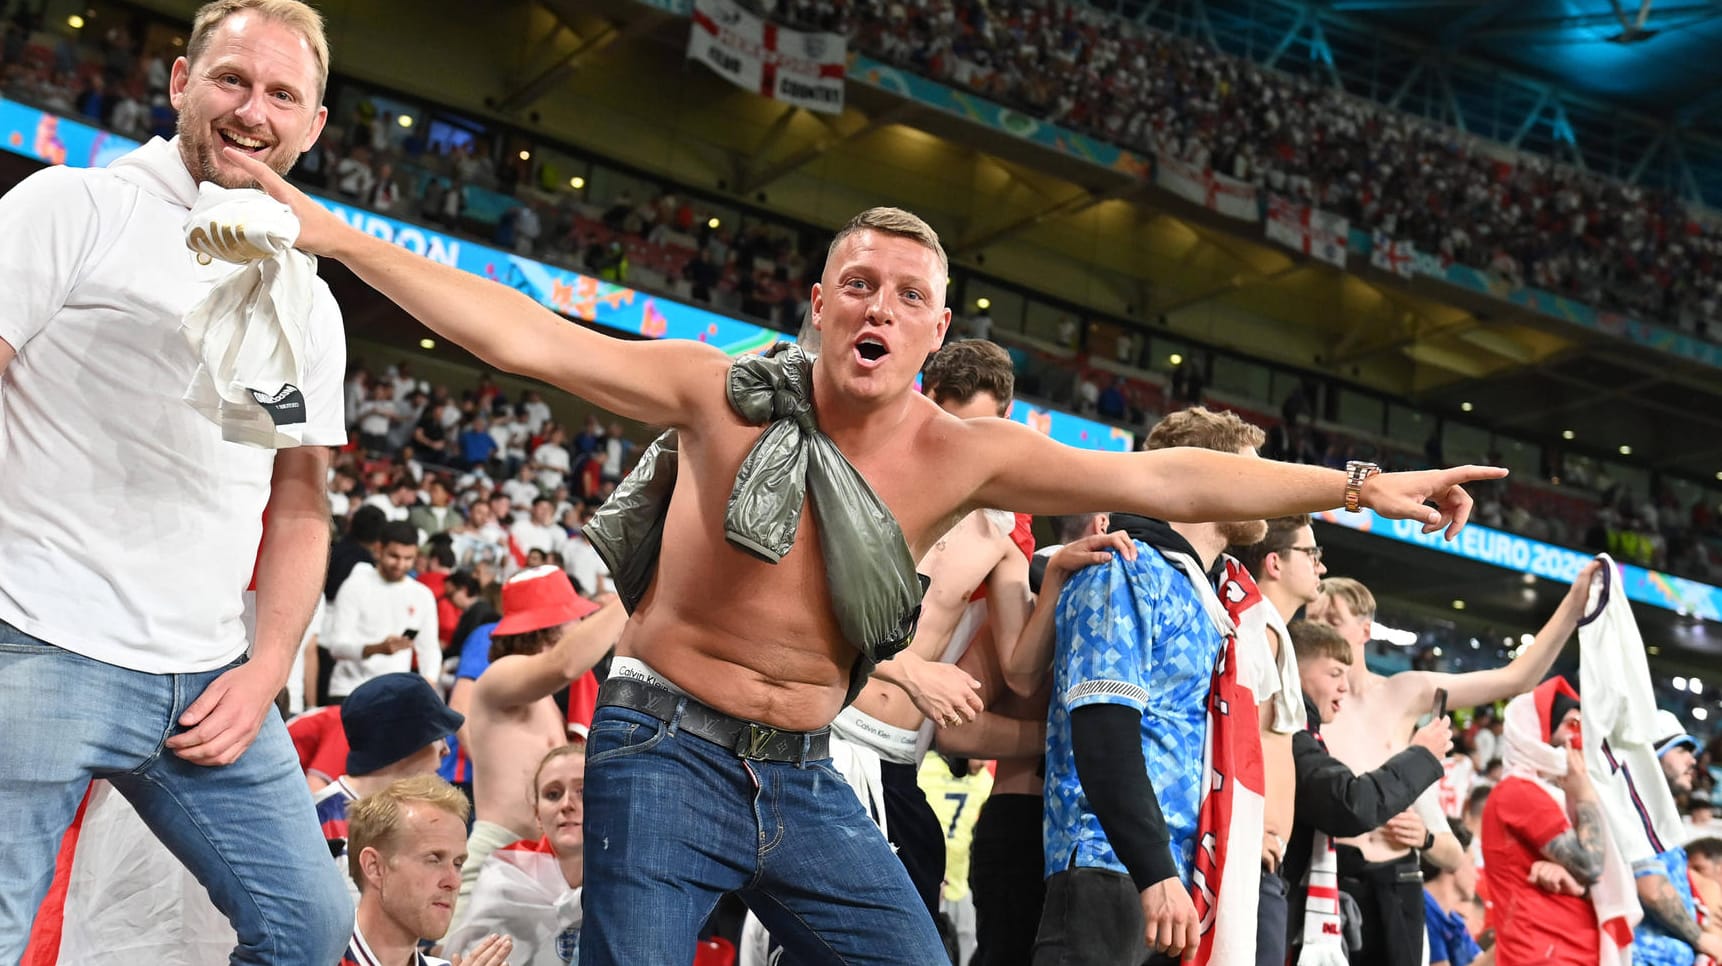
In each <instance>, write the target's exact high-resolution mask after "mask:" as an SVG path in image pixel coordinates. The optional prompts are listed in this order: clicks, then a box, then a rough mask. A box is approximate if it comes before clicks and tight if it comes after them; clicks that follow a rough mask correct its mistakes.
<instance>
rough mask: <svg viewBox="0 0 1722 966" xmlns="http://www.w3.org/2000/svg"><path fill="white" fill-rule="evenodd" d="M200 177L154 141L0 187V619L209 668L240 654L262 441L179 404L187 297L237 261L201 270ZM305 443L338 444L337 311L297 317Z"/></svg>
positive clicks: (133, 664)
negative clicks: (255, 444)
mask: <svg viewBox="0 0 1722 966" xmlns="http://www.w3.org/2000/svg"><path fill="white" fill-rule="evenodd" d="M196 199H197V184H196V183H195V181H194V180H193V179H192V177H191V174H190V173H189V172H188V171H187V170H186V168H185V164H184V162H183V161H182V160H181V159H180V156H179V148H178V145H177V144H175V143H173V142H168V141H162V140H160V139H156V140H153V141H151V142H150V143H149V144H147V145H145V146H143V147H142V148H139V149H138V150H136V151H134V152H132V153H131V154H128V155H126V156H125V157H123V158H121V159H119V160H118V161H115V162H114V164H113V165H112V166H111V167H109V168H107V169H81V170H80V169H72V168H49V169H46V170H43V171H39V172H37V173H36V174H33V175H31V176H30V177H28V178H26V179H24V181H23V182H21V183H20V184H19V185H18V186H17V187H15V188H13V189H12V190H11V191H9V192H7V193H6V195H5V196H4V197H0V292H4V293H5V297H4V298H3V299H0V339H4V340H5V341H6V342H7V343H8V344H10V345H11V346H12V348H13V349H15V350H16V351H17V353H18V355H17V358H16V359H14V360H13V361H12V363H11V364H10V365H9V366H7V367H6V369H5V370H4V372H3V373H0V467H3V469H0V620H4V621H6V622H7V623H9V624H12V625H13V626H15V627H17V628H18V629H20V630H22V631H24V632H25V633H27V634H31V635H33V636H35V637H39V638H41V639H42V640H45V641H47V642H49V643H51V644H55V645H57V646H59V647H63V648H65V649H67V650H69V651H74V652H76V653H79V654H83V655H86V656H88V657H91V658H94V659H96V660H99V661H104V662H107V663H110V664H116V665H119V666H121V667H127V668H132V669H134V670H139V671H147V672H151V673H173V672H190V671H204V670H209V669H212V668H217V667H220V666H222V665H223V664H226V663H227V662H229V661H231V660H233V659H234V658H235V657H238V656H239V655H240V654H241V653H243V652H244V651H245V649H246V646H247V641H246V634H245V628H244V625H243V623H242V621H241V613H242V611H243V608H244V605H243V599H242V598H243V594H244V591H245V588H246V585H247V584H248V583H250V580H251V573H252V567H253V564H254V563H255V562H256V558H257V546H258V541H259V540H260V539H261V536H262V521H263V508H264V506H265V504H266V503H267V502H268V499H269V481H270V475H271V473H272V471H273V468H274V459H275V454H274V453H273V452H272V451H269V450H264V449H255V448H252V447H249V446H244V445H241V444H239V443H228V442H224V441H223V440H222V438H221V427H219V426H217V425H216V424H215V423H214V422H212V421H210V420H209V419H207V418H205V417H204V416H202V415H200V414H198V413H197V411H195V410H194V409H192V408H191V406H189V405H188V404H186V403H185V402H183V401H182V398H181V397H182V396H183V395H184V394H185V390H186V387H187V386H189V385H190V383H191V378H192V374H193V373H194V372H195V371H196V369H197V359H196V357H195V356H194V355H193V354H192V351H191V347H190V345H189V344H188V343H187V342H186V340H185V337H184V336H182V335H181V334H180V332H179V328H180V322H181V320H182V319H183V318H184V316H185V314H186V312H187V310H189V309H190V308H191V307H192V306H193V305H195V304H196V303H197V302H198V301H199V300H201V299H202V298H203V297H204V296H205V295H206V294H208V292H209V290H210V289H211V288H212V287H213V286H214V285H215V284H216V283H217V282H218V281H220V280H221V279H222V278H223V277H224V276H225V275H227V274H228V273H230V272H233V271H237V270H238V269H237V267H236V266H233V265H229V264H227V263H224V262H219V261H218V262H215V263H213V264H211V265H207V266H205V265H199V264H198V263H197V258H196V256H195V255H194V254H192V252H191V251H190V250H188V249H187V248H186V247H185V242H184V228H183V224H184V221H185V218H186V215H187V213H188V212H189V211H190V210H191V206H192V204H193V203H194V202H195V201H196ZM306 340H307V345H306V347H305V359H306V367H305V374H304V382H305V385H303V386H301V387H300V389H301V391H302V392H303V393H304V395H305V403H306V417H307V421H306V426H305V430H304V433H303V439H304V442H305V443H306V444H307V445H321V446H333V445H340V444H342V443H344V442H346V431H345V427H344V425H343V422H344V420H343V416H342V392H341V380H342V377H343V369H345V367H346V345H345V334H344V333H343V331H342V328H341V315H340V310H339V309H338V308H337V307H336V305H335V300H334V297H333V296H332V295H330V294H329V290H328V287H327V286H325V285H323V284H322V282H321V281H319V282H318V285H317V290H316V294H315V297H314V299H313V307H312V314H311V319H310V322H309V324H308V325H307V327H306Z"/></svg>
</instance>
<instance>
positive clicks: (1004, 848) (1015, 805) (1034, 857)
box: [969, 795, 1046, 966]
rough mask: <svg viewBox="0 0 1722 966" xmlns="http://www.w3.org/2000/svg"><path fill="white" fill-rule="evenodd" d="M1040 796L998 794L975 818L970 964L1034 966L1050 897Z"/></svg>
mask: <svg viewBox="0 0 1722 966" xmlns="http://www.w3.org/2000/svg"><path fill="white" fill-rule="evenodd" d="M1041 813H1042V803H1041V797H1040V796H1039V795H994V796H992V797H991V798H989V799H987V801H986V804H984V805H982V806H981V814H980V815H979V816H977V817H976V818H975V839H974V843H973V844H972V845H971V846H970V848H969V888H970V889H971V890H973V891H974V894H975V955H974V958H973V959H972V960H970V966H1029V962H1030V960H1031V959H1032V958H1033V956H1034V934H1035V931H1036V930H1038V929H1039V928H1040V914H1041V908H1042V906H1044V905H1045V902H1046V859H1045V857H1044V855H1043V853H1042V850H1041Z"/></svg>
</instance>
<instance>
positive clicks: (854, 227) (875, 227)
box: [825, 207, 951, 281]
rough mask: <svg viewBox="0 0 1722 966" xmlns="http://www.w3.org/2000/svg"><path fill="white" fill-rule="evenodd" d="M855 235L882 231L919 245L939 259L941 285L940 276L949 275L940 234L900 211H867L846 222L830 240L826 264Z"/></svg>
mask: <svg viewBox="0 0 1722 966" xmlns="http://www.w3.org/2000/svg"><path fill="white" fill-rule="evenodd" d="M858 231H882V232H884V233H885V234H887V235H896V236H897V237H899V238H908V239H911V240H913V241H917V242H920V243H921V244H922V245H924V246H926V248H928V249H929V250H930V251H932V253H933V254H935V255H937V256H939V272H940V273H941V278H940V280H941V281H943V276H945V275H949V274H950V273H951V261H950V259H948V258H946V257H945V246H943V245H941V244H939V233H938V232H936V231H934V230H933V226H932V225H929V224H927V223H926V222H925V221H922V220H921V217H920V216H919V215H916V214H914V213H913V212H908V211H904V210H903V209H901V208H884V207H881V208H869V209H867V210H866V211H863V212H862V213H860V214H859V215H856V216H855V217H853V218H851V219H849V223H848V224H847V225H844V226H843V227H842V228H839V229H837V237H836V238H833V239H831V247H830V248H827V249H826V250H825V261H826V263H827V264H829V263H830V261H831V256H832V255H833V254H834V253H836V251H837V246H838V245H841V244H843V239H845V238H848V237H849V236H850V235H853V234H855V233H856V232H858Z"/></svg>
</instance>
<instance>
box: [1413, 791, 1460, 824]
mask: <svg viewBox="0 0 1722 966" xmlns="http://www.w3.org/2000/svg"><path fill="white" fill-rule="evenodd" d="M1411 807H1412V808H1414V809H1416V810H1417V817H1418V818H1420V819H1422V820H1423V824H1424V825H1425V826H1427V827H1428V829H1429V831H1431V832H1434V833H1435V834H1436V835H1442V834H1447V833H1451V832H1452V831H1453V828H1452V826H1450V825H1448V824H1447V813H1446V812H1443V811H1441V783H1440V782H1439V781H1437V782H1436V783H1435V784H1433V785H1430V786H1429V787H1428V788H1425V789H1423V794H1421V795H1419V796H1417V801H1416V802H1414V803H1412V805H1411Z"/></svg>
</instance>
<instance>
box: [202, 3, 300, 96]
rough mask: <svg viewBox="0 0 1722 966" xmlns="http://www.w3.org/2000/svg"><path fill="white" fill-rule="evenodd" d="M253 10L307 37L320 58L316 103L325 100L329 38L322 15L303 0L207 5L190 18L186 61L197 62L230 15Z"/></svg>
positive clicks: (264, 17)
mask: <svg viewBox="0 0 1722 966" xmlns="http://www.w3.org/2000/svg"><path fill="white" fill-rule="evenodd" d="M252 11H255V12H256V13H257V15H258V16H260V17H262V18H263V19H265V20H270V21H273V22H275V23H278V24H281V25H282V26H284V27H287V28H288V29H290V30H294V31H296V32H298V34H299V36H301V37H303V38H305V43H306V45H308V46H309V47H310V48H311V55H312V56H313V57H315V58H316V60H317V104H321V103H323V92H324V90H326V89H327V88H328V86H329V37H328V34H326V33H325V32H324V30H323V15H322V14H320V13H318V12H317V9H316V8H315V7H312V6H310V5H309V4H306V3H304V2H302V0H212V2H210V3H206V4H204V5H203V6H201V7H199V8H198V10H197V15H196V16H194V17H193V18H192V21H191V40H190V41H188V42H187V43H186V45H185V59H186V62H187V63H191V64H196V63H197V59H198V58H199V57H201V56H203V52H204V51H205V50H207V49H208V48H209V38H210V37H211V36H213V35H214V33H215V31H216V30H217V29H219V28H220V27H221V24H222V22H223V21H225V20H226V19H227V18H228V17H231V16H233V15H234V14H236V13H247V12H252ZM312 106H313V107H314V106H316V105H312Z"/></svg>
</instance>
